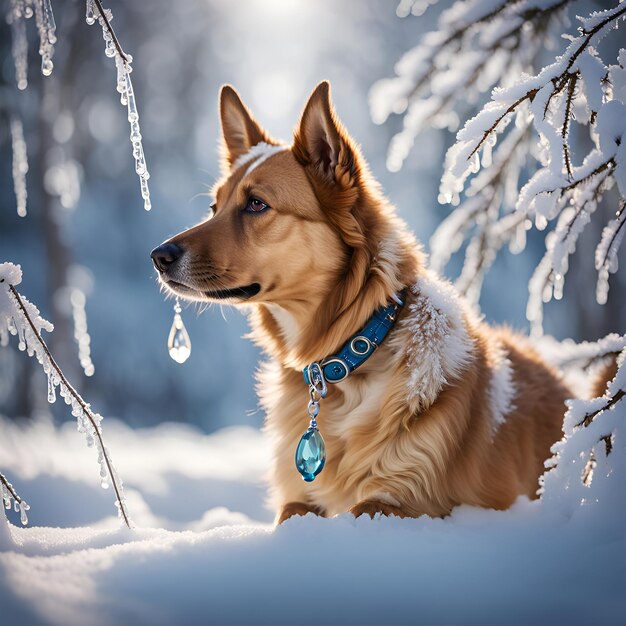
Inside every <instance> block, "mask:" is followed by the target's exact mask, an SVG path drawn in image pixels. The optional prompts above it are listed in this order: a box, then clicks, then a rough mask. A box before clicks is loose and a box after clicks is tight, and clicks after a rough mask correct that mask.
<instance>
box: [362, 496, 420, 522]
mask: <svg viewBox="0 0 626 626" xmlns="http://www.w3.org/2000/svg"><path fill="white" fill-rule="evenodd" d="M350 513H352V515H354V517H360V516H361V515H364V514H365V515H369V516H370V517H371V518H372V519H374V515H376V513H381V514H382V515H395V516H396V517H412V515H411V514H410V513H407V512H406V511H403V510H402V509H401V508H400V507H399V506H393V505H392V504H387V503H385V502H380V501H379V500H362V501H361V502H357V503H356V504H355V505H354V506H353V507H351V508H350Z"/></svg>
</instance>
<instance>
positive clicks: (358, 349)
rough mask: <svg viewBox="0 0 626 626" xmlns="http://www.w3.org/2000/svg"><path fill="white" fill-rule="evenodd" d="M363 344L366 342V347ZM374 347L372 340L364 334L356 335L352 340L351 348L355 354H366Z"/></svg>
mask: <svg viewBox="0 0 626 626" xmlns="http://www.w3.org/2000/svg"><path fill="white" fill-rule="evenodd" d="M359 344H361V345H359ZM363 344H365V347H363ZM372 347H373V344H372V342H371V341H370V340H369V339H368V338H367V337H364V336H363V335H359V336H358V337H355V338H354V339H353V340H352V341H351V342H350V350H352V352H354V354H358V355H359V356H363V355H364V354H367V353H368V352H370V350H371V349H372Z"/></svg>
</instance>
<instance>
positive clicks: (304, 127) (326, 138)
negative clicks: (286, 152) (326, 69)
mask: <svg viewBox="0 0 626 626" xmlns="http://www.w3.org/2000/svg"><path fill="white" fill-rule="evenodd" d="M293 154H294V156H295V157H296V159H298V161H300V163H302V165H304V166H305V167H307V166H308V167H312V168H313V172H314V173H315V174H316V175H317V176H318V177H319V178H320V179H322V180H323V181H324V182H326V183H333V182H335V183H339V184H340V185H341V186H343V187H346V186H348V185H349V184H350V183H351V182H353V181H354V179H355V178H356V175H357V172H358V162H359V155H358V150H357V148H356V146H355V145H354V143H353V141H352V139H351V138H350V135H349V134H348V132H347V131H346V129H345V128H344V127H343V125H342V124H341V122H340V121H339V118H338V117H337V114H336V113H335V109H334V107H333V104H332V101H331V98H330V83H329V82H328V81H323V82H321V83H320V84H319V85H318V86H317V87H316V88H315V89H314V90H313V93H312V94H311V97H310V98H309V101H308V102H307V103H306V106H305V107H304V112H303V113H302V117H301V118H300V123H299V125H298V127H297V128H296V130H295V132H294V141H293Z"/></svg>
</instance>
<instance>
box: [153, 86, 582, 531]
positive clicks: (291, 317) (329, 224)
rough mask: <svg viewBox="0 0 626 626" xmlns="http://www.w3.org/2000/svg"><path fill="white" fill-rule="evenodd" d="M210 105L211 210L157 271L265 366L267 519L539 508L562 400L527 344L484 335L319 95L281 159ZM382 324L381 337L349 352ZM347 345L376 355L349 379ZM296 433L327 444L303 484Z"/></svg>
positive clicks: (160, 258) (553, 377)
mask: <svg viewBox="0 0 626 626" xmlns="http://www.w3.org/2000/svg"><path fill="white" fill-rule="evenodd" d="M219 108H220V116H221V126H222V135H223V137H222V139H223V141H222V153H221V164H222V170H223V171H222V178H221V180H219V181H218V182H217V184H216V185H215V188H214V190H213V192H214V197H215V203H214V204H213V205H212V207H211V209H212V214H211V215H210V216H209V219H207V220H205V221H203V222H202V223H200V224H198V225H197V226H195V227H193V228H191V229H189V230H186V231H183V232H181V233H180V234H178V235H176V236H174V237H172V238H171V239H169V240H168V241H166V242H165V243H163V244H161V245H160V246H159V247H158V248H156V249H155V250H154V251H153V252H152V259H153V262H154V264H155V266H156V268H157V270H158V274H159V278H160V281H161V283H162V285H164V286H165V287H166V288H167V289H168V290H171V292H173V293H174V294H176V295H177V296H180V297H183V298H186V299H188V300H197V301H203V302H204V301H210V302H219V303H226V304H230V305H234V306H237V307H240V308H242V309H244V310H245V311H246V312H247V314H248V317H249V322H250V326H251V338H252V339H253V340H254V341H255V342H256V343H257V344H258V345H259V346H261V347H262V348H263V350H264V351H265V353H266V354H267V355H268V357H269V361H268V362H267V363H264V364H262V367H261V371H260V373H259V378H258V393H259V398H260V402H261V405H262V407H263V408H264V410H265V413H266V418H265V428H266V430H267V432H268V433H269V434H270V436H271V439H272V441H273V446H274V455H273V469H272V476H271V498H272V502H273V505H274V507H275V510H276V522H277V523H282V522H284V521H285V520H286V519H288V518H289V517H291V516H293V515H306V514H307V513H315V514H317V515H321V516H332V515H336V514H340V513H345V512H350V513H352V514H353V515H354V516H356V517H358V516H360V515H363V514H367V515H369V516H370V517H373V516H374V515H376V514H382V515H396V516H399V517H418V516H421V515H424V514H426V515H429V516H432V517H439V516H445V515H447V514H449V513H450V511H451V510H452V509H453V507H455V506H457V505H460V504H468V505H473V506H480V507H486V508H492V509H506V508H508V507H509V506H511V504H512V503H513V502H514V501H515V500H516V498H517V497H518V496H520V495H526V496H528V497H529V498H536V497H537V489H538V478H539V477H540V475H541V474H542V473H543V472H544V460H545V459H547V458H548V457H549V455H550V447H551V445H552V444H553V443H554V442H555V441H557V440H558V439H560V438H561V436H562V422H563V415H564V411H565V400H566V398H568V397H572V393H571V391H570V390H569V389H568V388H567V386H566V385H565V383H564V381H563V380H562V378H561V376H560V374H559V372H557V371H556V370H555V369H553V368H552V367H550V366H549V365H548V364H547V363H546V362H544V360H542V358H541V357H540V355H539V354H538V353H537V352H536V351H535V350H534V349H533V347H532V346H531V345H530V344H529V342H528V340H527V339H525V338H524V337H523V336H521V335H519V334H516V333H514V332H512V331H511V330H509V329H507V328H495V327H490V326H488V325H487V324H486V323H485V322H483V321H482V320H481V318H480V317H479V316H478V314H477V313H475V312H474V310H473V309H471V308H470V307H469V306H468V305H467V304H466V303H465V302H464V300H463V299H462V298H461V297H460V296H459V295H458V294H457V293H456V292H455V290H454V288H453V287H452V285H451V284H450V283H448V282H447V281H445V280H443V279H441V278H440V277H438V276H437V275H435V274H434V273H433V272H432V271H431V270H429V269H428V266H427V259H426V256H425V254H424V253H423V251H422V249H421V247H420V245H419V244H418V243H417V241H416V240H415V238H414V237H413V235H412V234H411V233H410V232H409V230H408V229H407V227H406V225H405V224H404V223H403V222H402V221H401V219H399V218H398V217H397V215H396V214H395V211H394V208H393V207H392V206H391V204H390V203H389V201H388V200H387V199H386V198H385V197H384V195H383V193H382V191H381V189H380V187H379V185H378V184H377V182H376V181H375V180H374V178H373V177H372V175H371V173H370V171H369V169H368V166H367V164H366V162H365V160H364V158H363V156H362V155H361V153H360V151H359V148H358V147H357V145H356V143H355V142H354V140H353V139H352V138H351V137H350V135H349V134H348V132H347V131H346V129H345V128H344V126H343V125H342V124H341V122H340V121H339V119H338V117H337V114H336V112H335V109H334V107H333V104H332V101H331V95H330V85H329V83H328V82H322V83H320V84H319V85H318V86H317V87H316V89H315V90H314V91H313V93H312V94H311V96H310V98H309V100H308V102H307V104H306V106H305V108H304V111H303V113H302V116H301V118H300V121H299V124H298V125H297V127H296V129H295V132H294V136H293V143H292V144H291V145H287V144H284V143H281V142H279V141H277V140H275V139H274V138H272V137H271V136H270V135H269V134H268V133H267V131H266V130H265V129H264V128H263V127H262V126H261V125H260V124H259V123H258V122H257V121H256V120H255V118H254V117H253V115H252V113H251V112H250V111H249V109H248V108H247V107H246V106H245V105H244V104H243V102H242V100H241V99H240V97H239V95H238V94H237V92H236V91H235V90H234V89H233V88H232V87H231V86H229V85H226V86H224V87H222V89H221V92H220V99H219ZM389 307H391V308H389ZM388 310H390V311H391V314H388V313H387V317H386V318H385V317H380V314H381V311H382V314H384V313H385V311H388ZM377 312H378V313H377ZM377 315H378V317H376V316H377ZM373 316H374V317H373ZM379 318H380V319H381V320H384V319H386V320H387V322H385V333H386V337H384V339H382V340H380V337H378V336H375V337H373V339H372V336H368V337H369V338H368V337H365V339H366V340H367V341H365V340H363V341H361V343H360V344H359V343H358V342H357V344H354V341H355V339H354V337H356V338H357V339H359V337H360V335H359V333H362V332H365V331H363V329H364V328H365V329H370V330H371V328H372V326H371V324H372V322H371V320H372V319H379ZM381 324H382V322H381ZM381 328H382V326H381ZM379 330H380V329H379ZM377 332H378V331H377ZM379 334H381V333H379ZM351 338H353V339H352V342H353V343H352V344H349V346H352V348H354V346H357V348H358V349H357V350H356V352H357V353H362V352H363V351H364V350H365V351H366V352H367V353H368V354H367V358H366V359H361V360H360V362H359V363H358V368H354V369H353V370H352V365H351V364H350V363H348V361H349V359H348V356H346V357H345V358H343V357H342V358H339V357H337V355H338V354H344V352H345V350H347V352H345V355H352V357H354V358H355V359H357V356H355V354H353V352H354V350H352V348H350V347H348V348H342V346H345V345H348V344H346V342H349V341H350V340H351ZM351 350H352V352H351ZM345 355H344V356H345ZM359 358H360V357H359ZM357 360H359V359H357ZM331 362H332V364H333V367H334V368H335V370H333V371H334V374H333V373H332V372H331V375H330V379H328V376H327V373H328V372H329V371H330V370H328V369H327V365H328V364H329V363H331ZM324 368H326V369H324ZM342 368H343V369H342ZM344 370H349V371H347V373H349V375H346V376H344V373H346V372H344ZM303 372H304V373H303ZM325 372H326V373H325ZM336 374H338V378H339V380H332V378H333V376H335V375H336ZM335 378H337V376H335ZM309 401H310V403H309ZM307 403H309V404H307ZM318 411H319V415H318ZM303 431H304V432H306V433H309V434H310V433H312V432H314V431H315V432H318V433H319V434H321V435H322V439H323V443H320V442H319V441H317V452H318V453H319V452H320V448H321V449H322V450H321V451H322V452H326V460H325V461H324V460H323V459H317V461H318V462H317V467H314V470H311V471H312V472H313V473H309V474H308V475H307V474H306V473H304V472H303V476H304V477H305V480H302V476H301V475H300V473H299V472H298V471H297V468H296V467H294V451H295V450H296V448H297V449H298V453H300V454H302V453H303V450H304V448H302V446H305V447H306V445H305V444H306V443H307V442H306V441H304V439H305V438H302V434H303ZM299 441H300V444H299ZM309 443H310V442H309ZM313 443H314V444H315V442H313ZM313 448H315V445H313ZM304 451H305V452H308V453H309V454H310V453H311V448H310V447H309V449H308V450H304ZM307 458H308V457H307ZM306 460H307V459H304V461H303V460H302V459H300V461H301V463H300V465H302V463H304V465H306ZM320 464H321V465H322V467H323V471H321V472H319V474H317V472H318V471H319V470H320V469H321V468H320V467H319V465H320ZM300 465H298V469H300V471H301V472H302V467H300ZM314 465H315V464H314ZM313 478H314V479H315V480H312V479H313ZM311 481H312V482H311Z"/></svg>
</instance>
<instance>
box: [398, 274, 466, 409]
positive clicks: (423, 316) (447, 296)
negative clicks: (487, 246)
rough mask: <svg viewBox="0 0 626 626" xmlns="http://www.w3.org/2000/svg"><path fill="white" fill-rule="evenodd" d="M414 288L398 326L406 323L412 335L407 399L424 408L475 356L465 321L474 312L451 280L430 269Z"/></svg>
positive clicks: (408, 347)
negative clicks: (411, 299)
mask: <svg viewBox="0 0 626 626" xmlns="http://www.w3.org/2000/svg"><path fill="white" fill-rule="evenodd" d="M411 291H412V292H413V294H415V296H416V297H415V300H414V301H413V302H411V303H410V304H409V306H408V308H409V314H408V315H406V316H405V317H404V318H403V319H402V320H401V321H400V322H399V326H400V327H401V328H402V327H407V328H408V330H409V332H410V337H411V342H410V345H409V346H407V347H406V354H407V367H408V369H409V371H410V375H409V379H408V383H407V400H408V402H409V406H410V407H411V410H412V411H422V410H424V409H426V408H428V407H429V406H430V405H432V404H433V402H435V400H436V399H437V397H438V395H439V392H440V391H441V389H442V387H443V386H444V385H445V384H447V383H452V382H453V381H454V380H456V379H458V377H459V376H460V375H461V373H462V372H463V370H464V369H465V367H466V366H467V364H468V363H469V362H470V361H471V359H472V357H473V352H474V345H473V340H472V339H471V337H470V336H469V333H468V331H467V328H466V322H465V318H466V317H471V313H470V312H469V311H468V310H467V308H466V306H465V305H464V303H463V301H462V300H461V299H460V298H459V296H458V294H457V293H456V292H455V290H454V288H453V287H452V285H450V283H448V282H447V281H444V280H442V279H440V278H437V277H436V276H435V275H433V274H428V273H427V274H425V275H424V276H422V277H421V278H420V279H419V281H418V282H417V283H416V284H415V285H413V286H412V287H411ZM400 336H404V333H400Z"/></svg>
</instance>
